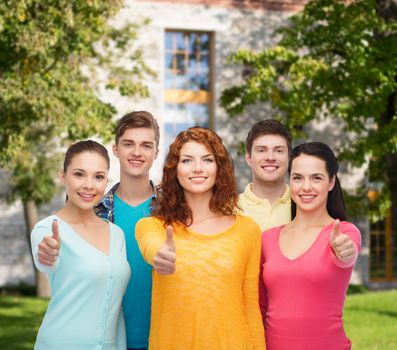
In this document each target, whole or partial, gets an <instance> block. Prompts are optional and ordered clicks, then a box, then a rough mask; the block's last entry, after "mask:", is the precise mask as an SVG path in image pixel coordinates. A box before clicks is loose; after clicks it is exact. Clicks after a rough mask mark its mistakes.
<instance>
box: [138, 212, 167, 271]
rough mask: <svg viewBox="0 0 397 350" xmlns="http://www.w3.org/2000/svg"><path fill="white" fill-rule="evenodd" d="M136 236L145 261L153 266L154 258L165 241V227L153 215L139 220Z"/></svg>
mask: <svg viewBox="0 0 397 350" xmlns="http://www.w3.org/2000/svg"><path fill="white" fill-rule="evenodd" d="M135 238H136V240H137V242H138V247H139V250H140V251H141V254H142V256H143V258H144V259H145V261H146V262H147V263H148V264H150V265H152V266H153V259H154V257H155V256H156V255H157V252H158V251H159V249H160V247H161V246H162V245H163V244H164V241H165V227H164V226H163V225H162V223H161V221H159V220H156V219H155V218H153V217H150V218H144V219H141V220H139V221H138V222H137V224H136V227H135Z"/></svg>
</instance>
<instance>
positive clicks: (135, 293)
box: [114, 194, 152, 348]
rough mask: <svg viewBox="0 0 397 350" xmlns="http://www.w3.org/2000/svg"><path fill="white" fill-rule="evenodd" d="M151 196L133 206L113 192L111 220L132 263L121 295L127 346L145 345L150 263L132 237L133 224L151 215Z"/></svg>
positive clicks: (150, 296)
mask: <svg viewBox="0 0 397 350" xmlns="http://www.w3.org/2000/svg"><path fill="white" fill-rule="evenodd" d="M151 201H152V198H149V199H148V200H147V201H145V202H143V203H141V204H140V205H138V206H136V207H132V206H130V205H129V204H127V203H125V202H124V201H123V200H122V199H121V198H120V197H118V196H117V195H116V194H114V223H115V224H116V225H117V226H119V227H120V228H121V229H122V230H123V231H124V235H125V244H126V249H127V259H128V262H129V264H130V266H131V278H130V281H129V283H128V286H127V290H126V292H125V295H124V298H123V313H124V319H125V327H126V333H127V347H128V348H145V347H148V339H149V330H150V307H151V300H152V267H151V265H149V264H147V263H146V262H145V260H143V257H142V255H141V252H140V251H139V248H138V244H137V242H136V239H135V225H136V223H137V222H138V221H139V220H140V219H141V218H143V217H146V216H149V215H150V209H149V207H150V203H151Z"/></svg>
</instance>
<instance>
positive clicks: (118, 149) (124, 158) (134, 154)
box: [113, 128, 158, 178]
mask: <svg viewBox="0 0 397 350" xmlns="http://www.w3.org/2000/svg"><path fill="white" fill-rule="evenodd" d="M113 154H114V155H115V156H116V157H117V158H118V159H119V162H120V173H121V174H122V176H131V177H136V178H140V177H148V176H149V170H150V168H151V167H152V165H153V162H154V160H155V159H156V158H157V154H158V149H157V146H156V138H155V133H154V130H153V129H149V128H131V129H127V130H125V132H124V133H123V135H122V136H121V137H120V139H119V142H118V144H117V145H114V146H113Z"/></svg>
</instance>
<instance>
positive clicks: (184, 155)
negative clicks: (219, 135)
mask: <svg viewBox="0 0 397 350" xmlns="http://www.w3.org/2000/svg"><path fill="white" fill-rule="evenodd" d="M211 156H212V157H215V156H214V154H213V153H209V154H205V155H204V156H201V158H205V157H211ZM181 157H188V158H194V156H191V155H189V154H181Z"/></svg>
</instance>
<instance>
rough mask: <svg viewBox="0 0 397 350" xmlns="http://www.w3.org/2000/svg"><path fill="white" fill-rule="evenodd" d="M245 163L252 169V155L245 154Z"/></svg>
mask: <svg viewBox="0 0 397 350" xmlns="http://www.w3.org/2000/svg"><path fill="white" fill-rule="evenodd" d="M245 161H246V162H247V164H248V166H249V167H250V168H252V160H251V155H250V154H249V153H248V152H247V153H246V154H245Z"/></svg>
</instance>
